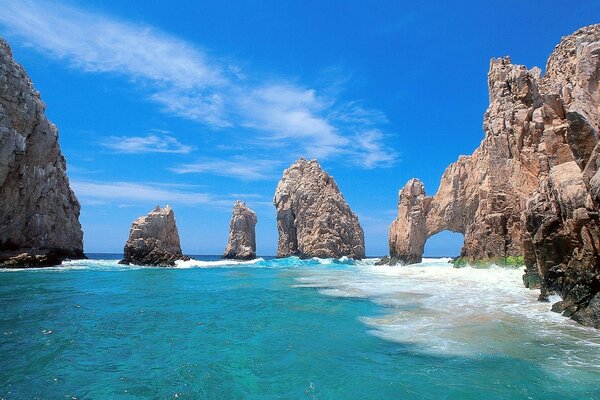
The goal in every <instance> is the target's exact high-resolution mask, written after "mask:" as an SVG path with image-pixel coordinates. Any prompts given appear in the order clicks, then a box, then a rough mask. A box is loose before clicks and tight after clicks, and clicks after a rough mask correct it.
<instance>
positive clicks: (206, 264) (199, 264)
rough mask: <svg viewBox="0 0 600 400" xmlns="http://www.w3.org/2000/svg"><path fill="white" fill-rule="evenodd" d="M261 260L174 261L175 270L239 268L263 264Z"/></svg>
mask: <svg viewBox="0 0 600 400" xmlns="http://www.w3.org/2000/svg"><path fill="white" fill-rule="evenodd" d="M263 261H264V259H262V258H255V259H254V260H247V261H239V260H216V261H201V260H194V259H191V260H188V261H183V260H178V261H175V267H176V268H217V267H239V266H244V265H248V266H251V265H255V264H258V263H260V262H263Z"/></svg>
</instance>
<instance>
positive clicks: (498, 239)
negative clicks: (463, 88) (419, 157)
mask: <svg viewBox="0 0 600 400" xmlns="http://www.w3.org/2000/svg"><path fill="white" fill-rule="evenodd" d="M538 77H539V70H538V69H533V70H527V69H526V68H525V67H523V66H518V65H513V64H511V62H510V59H509V58H508V57H506V58H502V59H494V60H492V61H491V64H490V71H489V74H488V86H489V90H490V105H489V107H488V109H487V111H486V113H485V115H484V121H483V130H484V133H485V137H484V139H483V141H482V142H481V144H480V146H479V148H477V149H476V150H475V152H474V153H473V155H471V156H461V157H460V158H459V159H458V161H457V162H455V163H454V164H451V165H450V166H449V167H448V168H447V169H446V171H445V172H444V174H443V175H442V180H441V183H440V187H439V189H438V191H437V193H436V194H435V195H434V196H426V195H425V191H424V188H423V184H422V183H421V182H419V181H415V180H411V181H409V183H407V185H406V186H405V187H404V188H403V189H402V190H401V191H400V194H399V200H398V206H399V207H398V217H397V218H396V220H395V221H394V222H393V223H392V225H391V227H390V256H391V257H392V259H395V260H396V261H398V262H400V263H413V262H420V261H421V258H422V254H423V248H424V246H425V242H426V240H427V238H429V237H430V236H432V235H434V234H436V233H438V232H441V231H443V230H450V231H453V232H460V233H462V234H464V236H465V243H464V246H463V249H462V252H461V256H462V257H464V258H466V259H467V260H469V261H475V260H483V259H490V260H498V259H504V258H506V257H510V256H520V255H522V254H523V246H522V243H523V235H524V234H525V228H524V226H523V223H522V222H521V213H522V211H523V208H524V205H525V201H526V199H528V198H529V196H530V195H531V193H532V192H533V191H534V190H535V189H536V188H537V186H538V176H539V173H540V172H539V166H538V163H539V162H538V158H537V155H536V150H535V148H532V145H533V142H534V141H536V138H537V140H539V136H540V135H541V132H540V131H539V127H538V125H536V123H535V121H533V119H534V118H537V117H538V116H537V114H536V115H533V113H532V112H531V111H532V110H533V108H534V107H535V106H536V105H537V104H538V103H539V102H540V99H539V93H538V92H537V86H536V84H535V81H536V79H537V78H538ZM415 190H416V191H415Z"/></svg>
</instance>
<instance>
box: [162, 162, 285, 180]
mask: <svg viewBox="0 0 600 400" xmlns="http://www.w3.org/2000/svg"><path fill="white" fill-rule="evenodd" d="M279 165H280V163H279V162H278V161H272V160H253V159H247V158H241V157H238V158H235V159H233V160H220V159H206V160H201V161H198V162H194V163H189V164H182V165H178V166H176V167H173V168H169V169H170V170H171V171H173V172H175V173H177V174H194V173H211V174H214V175H220V176H227V177H231V178H236V179H241V180H248V181H252V180H261V179H269V178H272V177H273V176H274V174H275V168H276V167H278V166H279Z"/></svg>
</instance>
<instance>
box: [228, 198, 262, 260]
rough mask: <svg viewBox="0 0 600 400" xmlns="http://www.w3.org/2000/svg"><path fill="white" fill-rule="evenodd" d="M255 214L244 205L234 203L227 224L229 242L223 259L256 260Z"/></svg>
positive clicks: (240, 202)
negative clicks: (229, 220)
mask: <svg viewBox="0 0 600 400" xmlns="http://www.w3.org/2000/svg"><path fill="white" fill-rule="evenodd" d="M255 227H256V213H255V212H254V211H252V210H251V209H250V208H248V206H246V203H244V202H242V201H239V200H238V201H236V202H235V205H234V206H233V214H232V215H231V222H230V223H229V240H228V241H227V247H226V248H225V253H224V254H223V258H229V259H237V260H251V259H253V258H256V231H255Z"/></svg>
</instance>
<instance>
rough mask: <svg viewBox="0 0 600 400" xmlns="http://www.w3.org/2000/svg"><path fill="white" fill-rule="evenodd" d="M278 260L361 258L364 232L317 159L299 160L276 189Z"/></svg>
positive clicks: (287, 171) (363, 253)
mask: <svg viewBox="0 0 600 400" xmlns="http://www.w3.org/2000/svg"><path fill="white" fill-rule="evenodd" d="M273 204H274V205H275V208H276V209H277V230H278V231H279V242H278V245H277V257H288V256H299V257H303V258H307V257H321V258H340V257H343V256H347V257H350V258H355V259H360V258H364V256H365V241H364V233H363V230H362V228H361V226H360V224H359V222H358V217H357V216H356V215H355V214H354V213H353V212H352V210H351V209H350V207H349V206H348V203H346V200H345V199H344V196H342V193H341V192H340V190H339V188H338V187H337V185H336V183H335V182H334V180H333V178H332V177H331V176H329V175H328V174H327V173H326V172H325V171H323V170H322V169H321V166H320V165H319V163H318V162H317V160H311V161H308V160H305V159H303V158H301V159H299V160H298V161H296V162H295V163H294V164H292V165H291V166H290V167H289V168H288V169H286V170H285V171H284V173H283V178H282V179H281V181H279V184H278V185H277V189H276V190H275V197H274V199H273Z"/></svg>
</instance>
